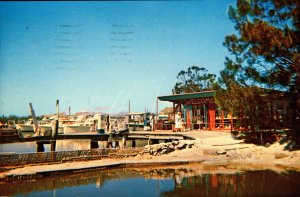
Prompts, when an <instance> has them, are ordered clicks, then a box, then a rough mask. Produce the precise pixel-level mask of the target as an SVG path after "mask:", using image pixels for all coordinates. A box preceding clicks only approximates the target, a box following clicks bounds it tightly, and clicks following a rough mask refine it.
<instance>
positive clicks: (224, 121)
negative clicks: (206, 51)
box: [157, 91, 288, 130]
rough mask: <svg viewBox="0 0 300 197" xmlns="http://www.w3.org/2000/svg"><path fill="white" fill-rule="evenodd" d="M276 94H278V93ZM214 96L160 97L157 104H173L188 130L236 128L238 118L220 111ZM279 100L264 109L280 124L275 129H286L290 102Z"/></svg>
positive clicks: (206, 92)
mask: <svg viewBox="0 0 300 197" xmlns="http://www.w3.org/2000/svg"><path fill="white" fill-rule="evenodd" d="M281 93H282V92H281ZM272 94H274V93H272ZM276 94H278V92H277V93H276ZM214 96H215V92H214V91H203V92H195V93H186V94H176V95H167V96H158V97H157V103H158V101H169V102H172V103H173V113H174V115H175V113H176V112H179V111H180V112H182V115H183V118H184V122H185V123H186V128H187V129H191V130H198V129H200V130H202V129H209V130H218V129H220V130H221V129H222V130H230V129H232V128H235V125H236V122H237V121H236V120H237V118H238V117H234V116H232V114H229V113H227V112H225V111H222V110H219V108H218V106H217V105H216V103H215V99H214ZM279 98H280V99H279V100H278V97H277V99H276V98H274V99H271V100H270V101H268V102H269V103H268V104H267V105H266V106H264V107H263V108H264V110H266V111H267V112H268V113H270V112H271V111H272V113H270V114H269V116H270V117H271V119H272V120H276V121H277V122H278V124H276V125H275V126H274V127H275V128H283V127H286V122H287V121H286V118H287V114H286V109H287V105H288V101H287V99H286V98H285V96H281V97H279ZM265 118H266V117H265ZM265 121H266V124H268V125H269V122H268V121H267V119H265ZM273 122H274V121H273Z"/></svg>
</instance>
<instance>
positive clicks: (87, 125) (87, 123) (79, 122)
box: [63, 115, 93, 134]
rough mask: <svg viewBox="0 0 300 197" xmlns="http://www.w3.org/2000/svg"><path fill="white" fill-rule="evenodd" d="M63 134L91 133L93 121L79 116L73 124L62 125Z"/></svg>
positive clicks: (85, 116)
mask: <svg viewBox="0 0 300 197" xmlns="http://www.w3.org/2000/svg"><path fill="white" fill-rule="evenodd" d="M63 127H64V134H70V133H86V132H90V131H92V128H93V119H92V118H91V117H87V115H80V116H78V117H77V119H76V120H75V121H74V123H73V124H64V125H63Z"/></svg>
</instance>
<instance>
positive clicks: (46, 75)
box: [0, 0, 235, 115]
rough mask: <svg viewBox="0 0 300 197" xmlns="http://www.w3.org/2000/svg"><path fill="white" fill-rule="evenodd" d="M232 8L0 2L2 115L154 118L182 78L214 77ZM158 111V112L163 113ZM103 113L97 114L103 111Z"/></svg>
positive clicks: (208, 1)
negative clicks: (201, 72) (203, 73)
mask: <svg viewBox="0 0 300 197" xmlns="http://www.w3.org/2000/svg"><path fill="white" fill-rule="evenodd" d="M234 4H235V1H234V0H222V1H219V0H203V1H170V2H167V1H162V2H160V1H158V2H155V1H146V2H138V1H129V2H0V73H1V77H0V101H1V103H0V115H3V114H4V115H10V114H14V115H29V106H28V103H30V102H31V103H33V107H34V109H35V112H36V114H37V115H42V114H50V113H55V102H56V99H59V100H60V111H65V112H68V107H69V106H71V112H72V113H75V112H78V111H80V110H83V109H85V110H89V111H98V110H96V108H102V109H103V108H107V109H108V110H102V112H106V113H108V112H111V113H116V112H120V111H125V112H126V111H127V110H128V100H129V99H130V101H131V111H135V112H142V111H144V110H145V108H147V109H148V110H149V111H153V112H155V106H156V104H155V103H156V97H157V96H162V95H169V94H171V90H172V88H173V87H174V84H175V82H176V75H177V73H178V72H179V71H180V70H186V69H187V68H188V67H189V66H193V65H197V66H204V67H206V68H207V69H208V71H209V72H210V73H215V74H217V75H218V74H219V72H220V70H222V69H223V68H224V59H225V56H227V55H229V52H228V51H227V49H226V48H225V47H224V46H223V45H222V43H223V41H224V37H225V36H226V35H228V34H232V33H234V28H233V23H231V22H230V21H229V19H228V15H227V10H228V6H229V5H234ZM168 105H169V104H168V103H162V102H160V103H159V109H162V108H163V107H165V106H168ZM100 111H101V110H100Z"/></svg>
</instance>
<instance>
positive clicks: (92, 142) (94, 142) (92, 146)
mask: <svg viewBox="0 0 300 197" xmlns="http://www.w3.org/2000/svg"><path fill="white" fill-rule="evenodd" d="M97 148H99V145H98V141H94V140H91V149H97Z"/></svg>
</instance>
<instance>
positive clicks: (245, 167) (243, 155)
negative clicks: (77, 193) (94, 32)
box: [0, 131, 300, 184]
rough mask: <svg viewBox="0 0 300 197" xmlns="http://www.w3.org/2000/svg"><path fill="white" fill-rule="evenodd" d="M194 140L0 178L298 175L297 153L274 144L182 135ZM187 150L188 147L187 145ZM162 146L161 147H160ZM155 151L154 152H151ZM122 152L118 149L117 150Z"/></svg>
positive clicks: (22, 169) (7, 171)
mask: <svg viewBox="0 0 300 197" xmlns="http://www.w3.org/2000/svg"><path fill="white" fill-rule="evenodd" d="M184 134H185V135H188V136H191V137H194V138H195V140H181V141H179V142H177V143H174V142H170V143H161V144H153V145H146V146H145V147H144V148H142V149H140V150H139V154H136V155H133V156H130V155H121V157H118V158H116V157H107V158H105V157H104V158H98V159H96V160H80V159H79V160H75V161H64V162H56V163H54V164H51V163H48V164H47V165H45V164H37V165H25V166H22V165H21V166H15V167H13V166H11V167H8V168H5V167H2V168H1V169H2V172H1V173H0V178H1V180H2V182H3V184H5V183H6V182H7V181H8V182H10V181H12V180H13V181H30V180H37V179H44V178H47V177H49V176H50V177H53V178H55V177H56V176H57V175H58V174H61V175H65V173H71V174H73V173H76V172H83V171H86V170H96V169H103V168H112V167H122V168H124V167H125V168H126V167H128V166H135V165H139V166H140V165H151V166H155V167H153V168H156V166H157V165H162V164H163V165H166V166H169V165H173V164H191V163H199V164H201V165H205V166H211V165H212V166H215V165H216V166H219V167H222V166H223V167H226V168H229V169H231V168H234V171H249V170H250V171H256V170H271V171H275V172H280V173H285V172H288V171H292V172H299V171H300V151H291V152H290V151H285V150H284V144H279V143H275V144H273V145H271V146H269V147H264V146H256V145H253V144H246V143H243V141H242V140H235V139H233V138H232V136H231V134H230V133H228V132H220V131H218V132H213V131H209V132H208V131H207V132H197V131H191V132H186V133H184ZM172 143H174V144H177V145H176V147H179V146H180V144H184V143H185V144H186V146H185V147H183V146H182V147H181V148H176V147H175V148H174V151H169V152H165V153H164V151H163V150H164V149H168V147H167V144H169V147H170V145H172ZM188 144H189V145H190V146H189V145H188ZM160 146H164V147H167V148H164V147H160ZM154 149H155V151H154ZM120 150H122V149H120Z"/></svg>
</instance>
